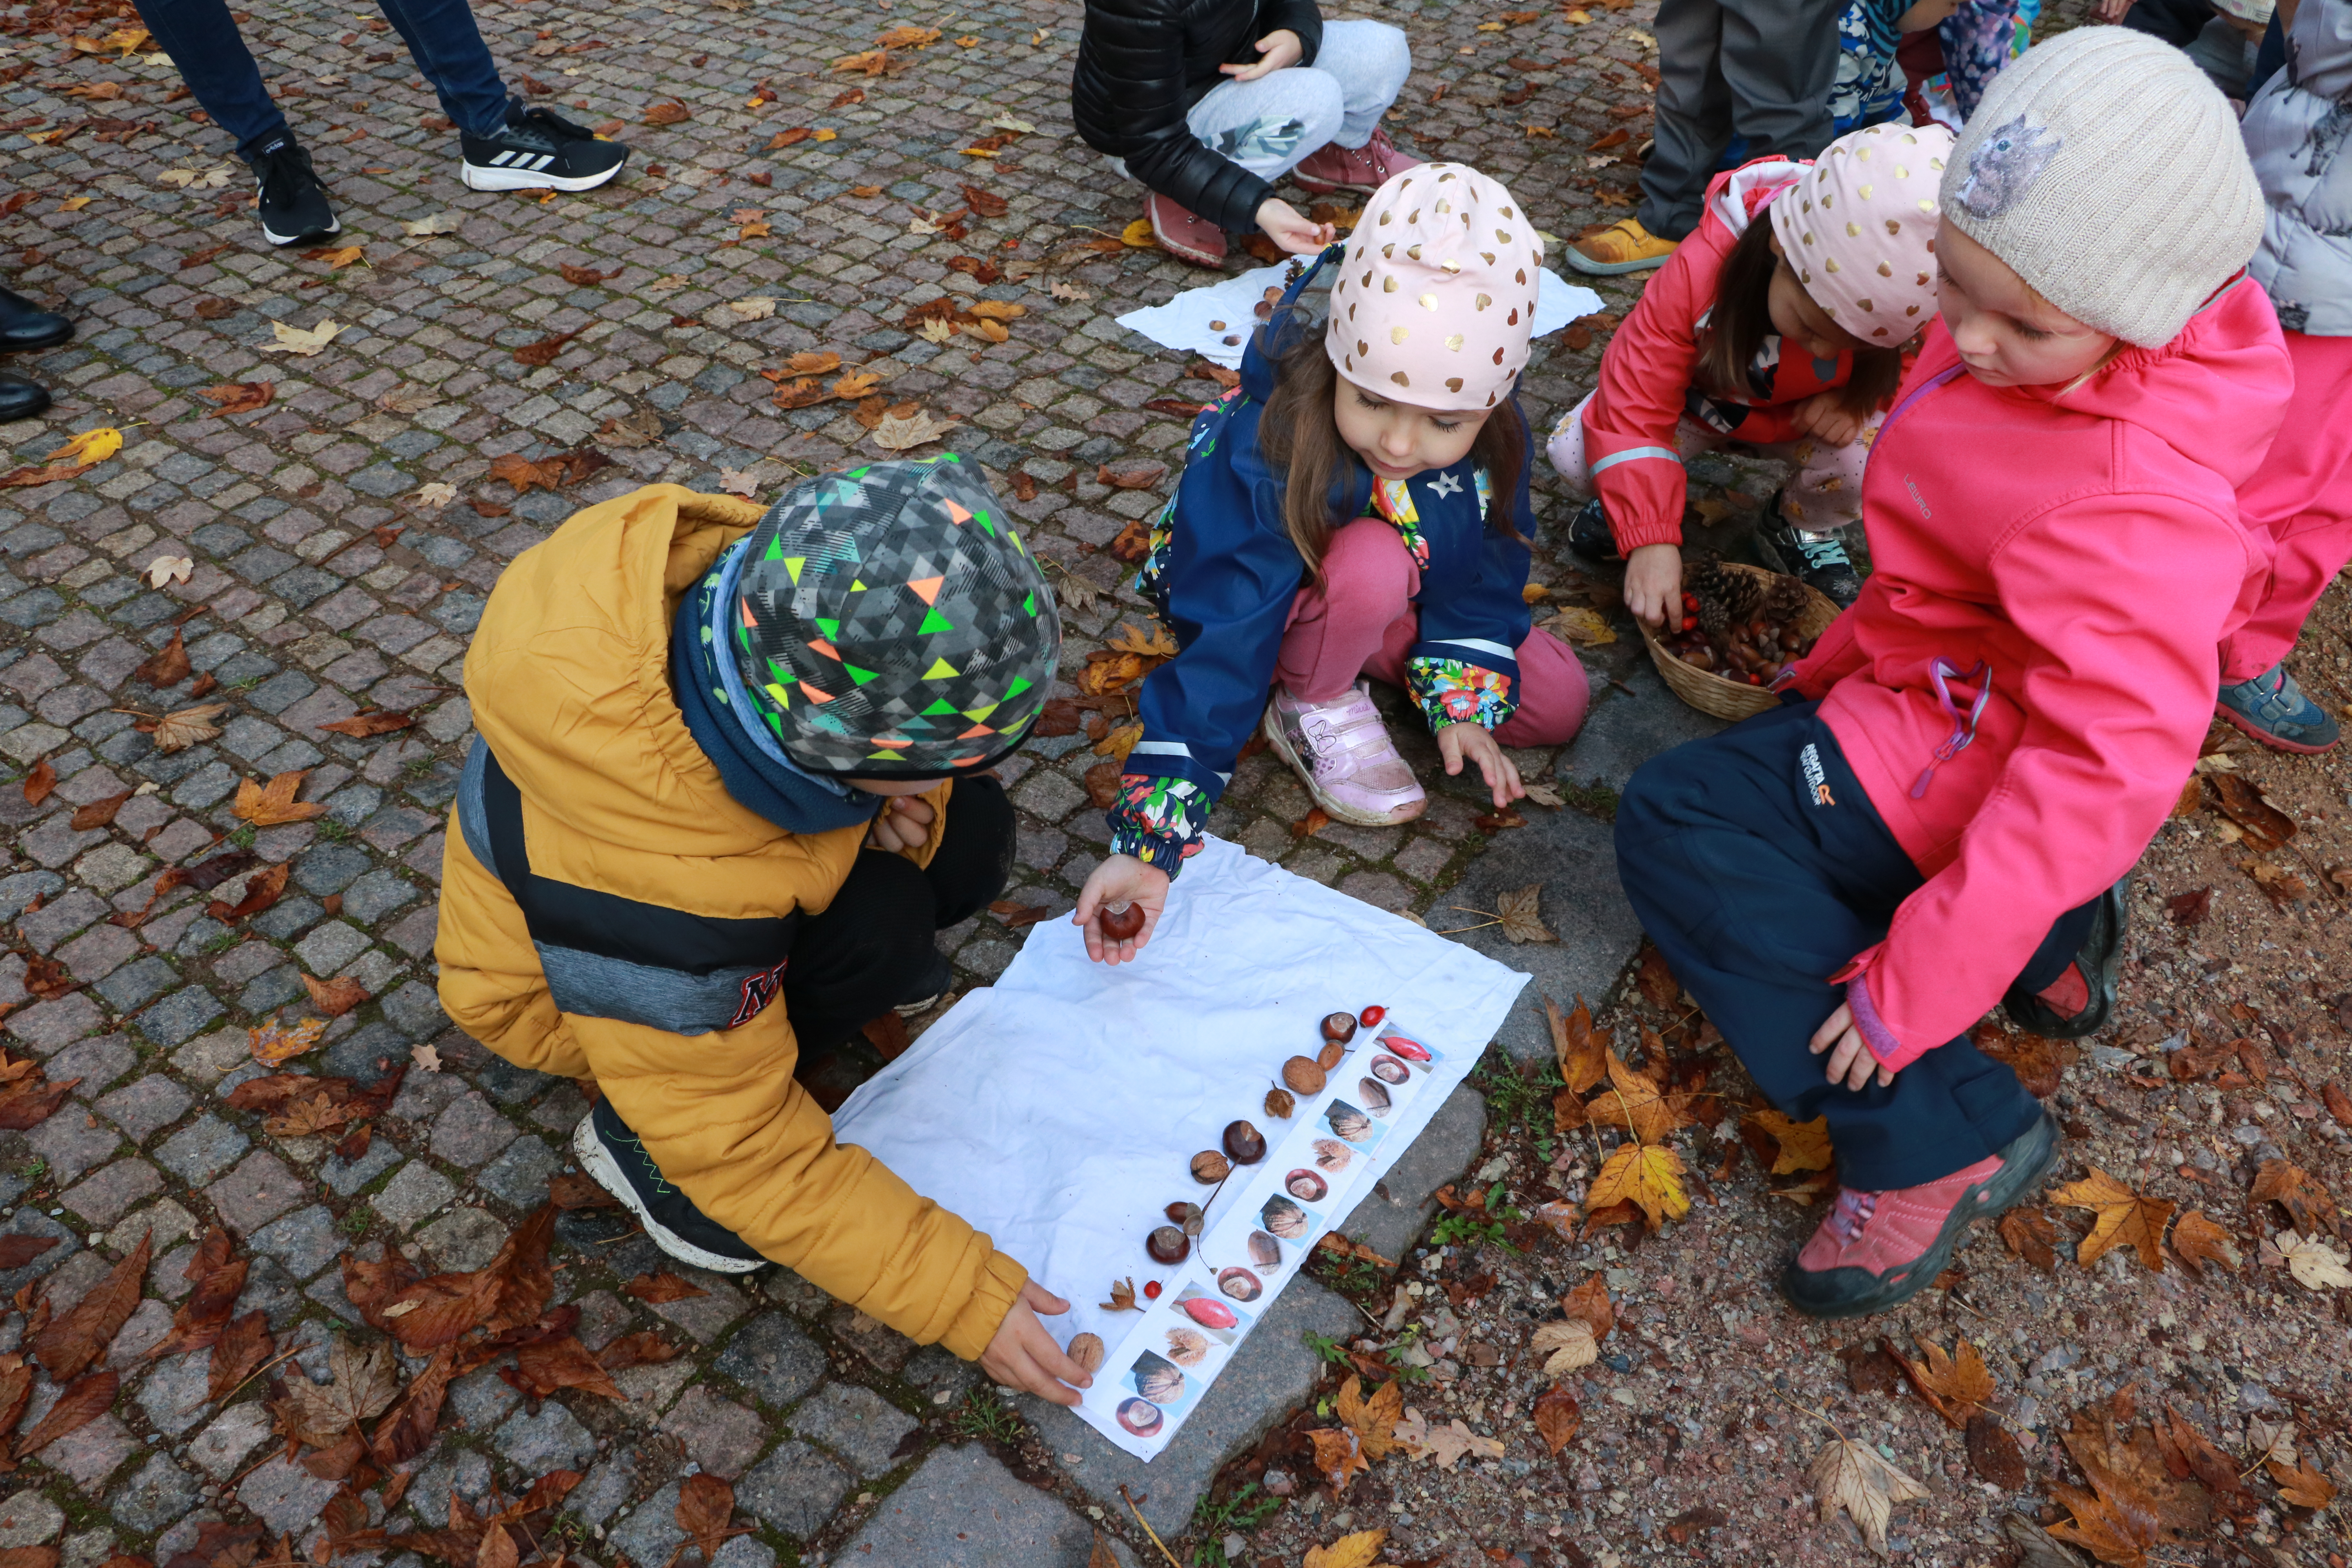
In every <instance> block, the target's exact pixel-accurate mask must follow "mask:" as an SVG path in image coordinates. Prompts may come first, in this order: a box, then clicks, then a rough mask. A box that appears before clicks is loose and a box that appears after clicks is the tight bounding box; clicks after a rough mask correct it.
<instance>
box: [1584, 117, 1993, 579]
mask: <svg viewBox="0 0 2352 1568" xmlns="http://www.w3.org/2000/svg"><path fill="white" fill-rule="evenodd" d="M1951 148H1952V133H1951V132H1948V131H1947V130H1945V129H1944V128H1943V127H1942V126H1940V125H1931V126H1927V127H1924V128H1920V129H1916V130H1915V129H1913V128H1912V127H1910V126H1908V125H1873V126H1870V127H1868V128H1867V129H1865V130H1862V131H1856V132H1852V133H1851V134H1849V135H1845V136H1841V137H1839V138H1838V139H1837V140H1836V141H1834V142H1831V143H1830V144H1829V146H1828V147H1827V148H1826V149H1825V150H1824V151H1823V152H1822V155H1821V157H1820V159H1819V160H1818V161H1816V162H1813V163H1794V162H1791V161H1790V160H1789V159H1786V158H1758V159H1756V160H1754V161H1753V162H1751V163H1744V164H1742V165H1741V166H1740V167H1738V168H1737V169H1734V170H1732V171H1731V172H1730V173H1728V174H1718V175H1717V176H1716V178H1715V183H1714V184H1712V185H1710V186H1708V187H1707V193H1706V208H1705V209H1704V212H1703V214H1702V216H1701V217H1700V219H1699V225H1698V227H1696V229H1694V230H1692V231H1691V236H1690V237H1689V238H1688V239H1686V240H1685V241H1683V243H1682V245H1681V247H1679V248H1677V249H1676V250H1675V254H1674V258H1673V259H1671V260H1670V261H1668V262H1667V263H1666V264H1665V266H1664V267H1663V268H1659V270H1658V275H1657V276H1656V277H1655V278H1653V279H1651V280H1650V283H1649V286H1648V287H1647V288H1645V289H1643V290H1642V298H1641V300H1640V302H1639V303H1638V304H1636V305H1635V306H1634V307H1633V313H1632V314H1631V315H1629V316H1627V317H1626V318H1625V323H1624V325H1623V326H1622V327H1620V328H1618V330H1617V335H1616V336H1615V337H1613V338H1612V339H1611V340H1610V342H1609V348H1608V350H1607V352H1606V353H1603V354H1602V355H1601V384H1600V385H1598V386H1596V387H1595V388H1593V391H1592V395H1591V396H1589V397H1587V398H1586V399H1585V400H1584V401H1583V402H1581V403H1580V404H1578V405H1576V406H1575V407H1574V408H1571V409H1570V410H1569V411H1568V413H1567V415H1566V416H1563V417H1562V418H1561V420H1560V422H1559V428H1557V429H1556V430H1554V431H1553V432H1552V436H1551V440H1550V443H1549V446H1548V447H1547V448H1546V449H1547V452H1548V454H1549V457H1550V458H1551V463H1552V467H1553V468H1557V469H1559V476H1560V479H1562V480H1563V481H1564V485H1563V488H1564V489H1566V490H1567V491H1568V493H1569V494H1570V496H1571V497H1573V498H1575V499H1576V500H1581V501H1584V502H1586V505H1585V506H1584V508H1583V510H1580V511H1579V512H1578V513H1577V514H1576V517H1575V519H1574V521H1572V522H1571V523H1570V527H1569V546H1570V549H1572V550H1574V551H1575V552H1577V553H1578V554H1580V555H1582V556H1585V557H1586V558H1587V559H1591V560H1608V561H1613V560H1616V559H1618V558H1619V557H1620V556H1621V555H1622V557H1623V559H1624V562H1625V604H1626V606H1627V607H1628V608H1629V609H1631V610H1632V611H1633V613H1634V614H1635V615H1637V616H1641V617H1642V618H1643V620H1645V621H1648V622H1649V623H1650V624H1651V625H1652V626H1656V625H1658V624H1660V622H1661V621H1662V620H1663V619H1664V617H1665V616H1668V615H1675V616H1679V615H1680V614H1681V606H1682V591H1681V590H1682V538H1683V503H1684V500H1685V489H1686V487H1685V483H1684V477H1683V464H1684V463H1685V461H1687V460H1688V459H1689V458H1694V457H1696V456H1697V455H1698V454H1699V453H1701V452H1706V451H1712V450H1714V449H1715V448H1716V447H1724V446H1729V447H1734V448H1735V449H1737V450H1739V451H1742V452H1748V453H1753V454H1757V455H1759V456H1762V457H1767V458H1786V459H1788V460H1789V462H1790V465H1791V466H1792V468H1794V470H1795V471H1794V472H1793V473H1792V474H1790V479H1789V483H1788V485H1787V486H1786V487H1785V488H1784V489H1782V490H1781V492H1780V494H1779V495H1778V496H1776V497H1775V498H1774V505H1773V507H1772V509H1771V510H1772V513H1773V516H1772V519H1771V522H1770V524H1769V525H1768V528H1767V529H1766V530H1763V531H1759V533H1758V536H1757V537H1758V539H1759V542H1762V543H1763V544H1764V546H1765V547H1766V548H1767V549H1768V550H1769V552H1771V553H1772V555H1773V556H1774V557H1775V558H1776V559H1777V561H1778V563H1779V564H1780V567H1781V569H1782V570H1783V571H1786V572H1792V573H1795V574H1798V575H1800V576H1801V577H1803V578H1804V580H1805V581H1806V582H1808V583H1811V584H1812V585H1813V586H1814V587H1816V588H1819V589H1820V590H1821V591H1822V593H1824V594H1827V595H1829V596H1830V597H1831V598H1832V599H1835V600H1836V601H1837V602H1838V603H1839V604H1840V605H1850V604H1852V603H1853V596H1854V595H1855V594H1857V593H1859V592H1860V591H1861V589H1862V580H1861V578H1859V577H1858V576H1856V575H1855V574H1854V570H1853V563H1852V562H1851V561H1849V560H1848V559H1847V557H1846V552H1845V547H1844V545H1843V544H1842V543H1840V542H1839V541H1838V534H1837V531H1838V530H1839V529H1841V528H1843V527H1844V526H1846V525H1847V524H1849V523H1852V522H1853V521H1855V520H1856V519H1858V518H1859V517H1860V516H1861V515H1862V469H1863V463H1864V459H1865V458H1867V457H1868V456H1869V453H1870V445H1871V442H1872V441H1873V440H1874V438H1875V437H1876V435H1877V431H1878V421H1879V419H1880V417H1881V416H1883V415H1884V414H1885V410H1886V406H1887V404H1888V403H1889V401H1890V400H1891V399H1892V398H1893V395H1894V393H1895V384H1896V383H1897V382H1899V381H1900V380H1901V379H1902V377H1903V359H1904V351H1905V350H1906V348H1910V347H1912V346H1915V345H1916V340H1917V338H1918V336H1919V333H1920V332H1921V331H1923V330H1924V329H1925V328H1926V327H1927V323H1928V322H1929V321H1933V320H1934V319H1935V315H1936V278H1935V269H1936V258H1935V249H1936V183H1937V180H1938V179H1939V178H1941V176H1942V174H1943V171H1944V160H1945V157H1946V155H1947V154H1948V153H1950V152H1951Z"/></svg>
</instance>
